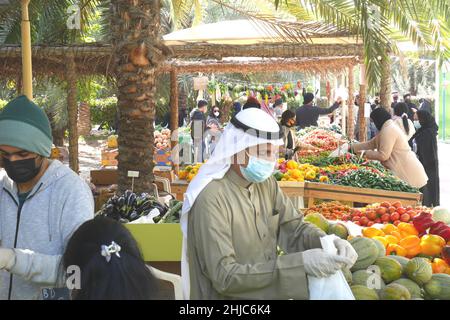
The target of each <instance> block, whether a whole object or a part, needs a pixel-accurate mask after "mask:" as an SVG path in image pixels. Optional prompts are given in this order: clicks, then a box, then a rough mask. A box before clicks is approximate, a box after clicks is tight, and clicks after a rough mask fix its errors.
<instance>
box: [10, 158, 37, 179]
mask: <svg viewBox="0 0 450 320" xmlns="http://www.w3.org/2000/svg"><path fill="white" fill-rule="evenodd" d="M37 158H38V157H36V158H31V159H25V160H18V161H9V160H8V159H6V158H3V165H4V167H5V170H6V173H7V174H8V177H10V178H11V180H13V181H14V182H16V183H25V182H28V181H30V180H32V179H33V178H34V177H36V176H37V175H38V173H39V171H40V170H41V166H42V162H43V161H41V164H40V165H39V166H38V167H37V166H36V163H35V160H36V159H37Z"/></svg>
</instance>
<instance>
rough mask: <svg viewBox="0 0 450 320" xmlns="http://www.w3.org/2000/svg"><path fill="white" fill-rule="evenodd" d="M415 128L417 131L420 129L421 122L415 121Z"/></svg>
mask: <svg viewBox="0 0 450 320" xmlns="http://www.w3.org/2000/svg"><path fill="white" fill-rule="evenodd" d="M414 127H416V129H420V127H421V125H420V122H419V120H414Z"/></svg>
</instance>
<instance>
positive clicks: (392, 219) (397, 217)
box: [390, 212, 400, 222]
mask: <svg viewBox="0 0 450 320" xmlns="http://www.w3.org/2000/svg"><path fill="white" fill-rule="evenodd" d="M390 218H391V221H392V222H394V221H395V220H398V219H400V214H399V213H398V212H394V213H392V214H391V217H390Z"/></svg>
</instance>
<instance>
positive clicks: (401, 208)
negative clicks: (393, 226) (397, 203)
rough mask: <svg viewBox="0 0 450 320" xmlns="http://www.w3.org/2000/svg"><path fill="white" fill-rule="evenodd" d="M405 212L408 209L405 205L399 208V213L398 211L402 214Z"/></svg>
mask: <svg viewBox="0 0 450 320" xmlns="http://www.w3.org/2000/svg"><path fill="white" fill-rule="evenodd" d="M405 212H406V209H405V208H403V207H400V208H397V213H398V214H400V215H402V214H404V213H405Z"/></svg>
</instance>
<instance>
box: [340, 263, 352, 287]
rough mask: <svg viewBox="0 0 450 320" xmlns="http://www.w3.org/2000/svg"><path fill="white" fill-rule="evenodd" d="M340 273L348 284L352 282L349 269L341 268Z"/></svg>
mask: <svg viewBox="0 0 450 320" xmlns="http://www.w3.org/2000/svg"><path fill="white" fill-rule="evenodd" d="M342 273H343V274H344V277H345V280H347V283H348V284H349V285H351V284H352V281H353V277H352V273H351V272H350V269H349V268H347V267H344V268H342Z"/></svg>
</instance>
